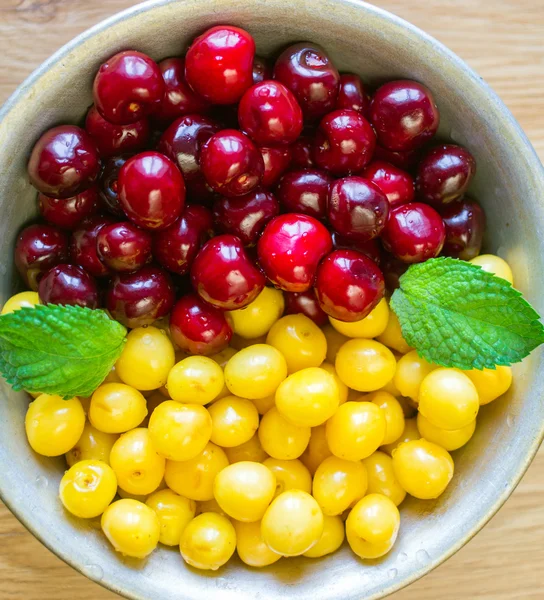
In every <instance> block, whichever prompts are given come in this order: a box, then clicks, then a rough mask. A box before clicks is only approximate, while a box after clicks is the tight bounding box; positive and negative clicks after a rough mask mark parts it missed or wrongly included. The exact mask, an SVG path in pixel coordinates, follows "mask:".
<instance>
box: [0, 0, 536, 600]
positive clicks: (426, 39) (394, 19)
mask: <svg viewBox="0 0 544 600" xmlns="http://www.w3.org/2000/svg"><path fill="white" fill-rule="evenodd" d="M326 1H327V2H329V3H334V4H337V5H338V6H339V7H340V8H341V7H342V6H350V7H354V8H360V9H362V10H364V11H367V12H369V13H372V14H373V15H374V16H376V17H379V18H381V19H383V20H387V21H389V22H390V23H392V24H394V25H396V26H398V27H400V28H402V29H404V30H405V32H406V33H409V34H411V35H412V36H414V37H415V38H417V40H418V42H419V43H423V44H425V45H426V46H428V47H430V48H431V49H432V51H433V52H434V53H435V54H436V55H437V56H439V57H441V58H442V59H444V60H445V61H447V62H449V63H450V64H452V66H453V67H455V68H456V69H457V70H459V71H461V72H462V73H463V74H464V75H465V76H466V77H468V78H469V79H470V80H472V82H473V84H474V85H475V86H477V87H479V88H481V90H482V92H483V93H485V95H486V96H487V97H488V99H489V100H490V101H491V102H492V103H493V104H494V108H495V110H496V111H497V112H498V113H499V114H500V116H501V118H502V119H503V120H504V122H506V123H508V125H509V126H510V128H511V131H512V133H513V134H514V135H515V136H517V137H518V139H519V140H520V141H521V142H522V144H523V146H524V149H525V151H526V153H525V156H524V158H525V159H526V160H527V161H528V162H529V166H530V168H531V169H532V170H533V171H534V173H535V176H536V177H538V179H539V180H540V181H541V183H542V187H543V188H544V166H543V165H542V163H541V162H540V159H539V157H538V155H537V153H536V151H535V149H534V147H533V146H532V144H531V142H530V141H529V139H528V137H527V135H526V134H525V132H524V131H523V129H522V128H521V126H520V125H519V123H518V122H517V121H516V119H515V118H514V116H513V115H512V113H511V112H510V110H509V109H508V108H507V107H506V105H505V104H504V102H503V101H502V100H501V99H500V97H499V96H498V95H497V93H496V92H495V91H494V90H493V89H492V88H491V87H490V85H489V84H488V83H486V82H485V81H484V79H483V78H482V77H480V76H479V75H478V74H477V73H476V71H474V70H473V69H472V68H471V67H469V66H468V65H467V63H466V62H465V61H464V60H462V59H461V58H460V57H459V56H457V54H455V53H454V52H453V51H452V50H449V48H447V47H446V46H445V45H444V44H443V43H442V42H439V41H438V40H437V39H435V38H434V37H433V36H431V35H429V34H428V33H426V32H425V31H423V30H422V29H420V28H419V27H417V26H415V25H413V24H412V23H410V22H409V21H406V20H405V19H403V18H401V17H399V16H397V15H395V14H394V13H391V12H389V11H387V10H385V9H382V8H379V7H377V6H375V5H373V4H369V3H367V2H365V1H364V0H326ZM175 2H179V0H147V1H145V2H141V3H139V4H136V5H134V6H132V7H129V8H127V9H125V10H123V11H120V12H118V13H115V14H114V15H112V16H110V17H107V18H106V19H104V20H102V21H100V22H98V23H97V24H95V25H93V26H92V27H90V28H89V29H86V30H85V31H83V32H82V33H80V34H79V35H77V36H76V37H74V38H73V39H72V40H70V41H69V42H68V43H66V44H65V45H63V46H62V47H61V48H59V49H58V50H57V51H56V52H54V53H53V54H52V55H51V56H50V57H49V58H48V59H46V60H45V61H44V62H43V63H42V64H41V65H39V66H38V67H37V68H36V69H35V70H34V71H33V72H32V73H31V74H30V75H29V76H28V77H27V78H26V79H25V80H24V81H23V82H22V83H21V84H20V85H19V86H18V87H17V88H16V90H15V91H14V92H13V93H12V94H11V95H10V96H9V98H8V99H7V100H6V102H5V103H4V105H3V106H2V107H0V125H1V124H2V122H3V121H4V119H6V117H7V116H8V114H9V113H10V112H11V111H12V110H13V109H14V108H15V107H16V106H17V104H18V103H19V102H20V101H21V100H23V99H24V97H25V95H26V94H27V92H28V90H29V89H30V88H31V87H32V86H34V85H35V84H36V83H37V82H38V81H39V80H40V78H41V77H42V76H43V75H44V74H45V73H46V72H47V71H48V70H49V69H50V68H51V67H52V66H53V65H55V64H56V63H58V62H60V61H61V60H62V59H63V58H64V57H66V56H67V55H69V54H70V52H72V50H74V49H75V48H77V47H78V46H80V45H81V44H83V43H85V42H86V41H87V40H89V39H91V38H93V37H94V36H95V35H97V34H99V33H101V32H103V31H105V30H107V29H108V28H109V27H111V26H113V25H116V24H119V23H121V22H123V21H125V20H129V19H131V18H133V17H134V16H136V15H138V14H142V13H146V12H148V11H151V10H153V9H154V8H157V7H162V6H166V5H168V4H173V3H175ZM543 441H544V421H543V422H542V423H541V426H540V431H539V432H538V434H537V435H536V437H535V438H534V440H533V442H532V444H531V446H530V447H529V449H528V452H527V454H526V456H525V458H524V460H523V461H522V462H521V463H520V464H519V465H518V469H517V472H516V475H515V477H514V478H512V479H511V480H510V481H508V484H507V485H506V486H505V487H504V488H503V489H502V491H501V493H500V494H498V495H497V496H496V498H495V500H494V502H493V503H492V504H491V506H490V507H489V508H488V510H487V512H486V514H485V515H483V516H482V517H481V518H480V519H479V520H478V521H477V522H475V523H474V524H473V526H472V527H471V529H470V530H469V531H468V532H467V533H466V535H465V536H463V537H462V538H460V539H459V540H457V542H456V543H455V544H453V545H452V546H451V547H450V548H449V549H448V550H447V551H445V552H443V553H442V554H441V555H439V556H437V557H436V558H435V559H433V560H431V561H429V562H428V563H427V564H425V565H424V566H421V567H420V568H418V569H415V570H414V571H413V572H412V573H411V574H410V576H409V577H406V578H405V579H403V580H400V581H398V582H396V583H395V582H392V583H391V584H390V585H388V586H387V587H384V588H382V589H381V590H380V591H379V592H377V593H376V594H374V595H372V596H370V597H368V598H367V600H379V598H384V597H386V596H389V595H390V594H393V593H394V592H398V591H400V590H402V589H403V588H405V587H407V586H409V585H411V584H412V583H414V582H415V581H417V580H419V579H421V578H422V577H423V576H425V575H427V574H428V573H430V572H431V571H432V570H434V569H435V568H436V567H438V566H440V565H441V564H443V563H444V562H445V561H447V560H448V559H449V558H451V557H452V556H453V555H454V554H456V553H457V552H458V551H459V550H460V549H461V548H462V547H463V546H465V545H466V544H467V543H468V542H469V541H470V540H471V539H472V538H473V537H474V536H475V535H476V534H477V533H478V532H479V531H480V530H481V529H483V527H484V526H485V525H486V524H487V523H488V522H489V521H490V520H491V519H492V518H493V517H494V516H495V515H496V513H497V512H498V511H499V510H500V508H501V507H502V506H503V505H504V503H505V502H506V501H507V500H508V498H509V497H510V496H511V495H512V493H513V492H514V490H515V489H516V487H517V486H518V484H519V483H520V481H521V479H522V477H523V476H524V475H525V473H526V471H527V469H528V468H529V466H530V464H531V462H532V461H533V459H534V457H535V456H536V453H537V452H538V450H539V448H540V445H541V444H542V442H543ZM0 499H1V500H2V501H3V502H4V504H5V505H6V506H7V507H8V509H9V510H10V511H11V513H12V514H13V515H14V516H15V517H16V518H17V519H18V520H19V522H21V523H22V524H23V525H24V527H25V528H26V529H27V530H28V531H29V532H30V533H32V535H33V536H34V537H35V538H36V539H37V540H38V541H39V542H41V543H42V544H43V545H44V546H45V547H46V548H47V549H48V550H50V551H51V552H52V553H53V554H54V555H55V556H57V557H58V558H60V559H61V560H62V561H63V562H64V563H66V564H67V565H69V566H70V567H72V568H73V569H75V570H76V571H78V572H79V573H81V574H82V575H84V576H85V577H87V578H88V579H90V580H91V581H94V582H95V583H98V584H100V585H101V586H102V587H104V588H105V589H108V590H110V591H112V592H114V593H117V594H119V595H122V596H123V597H126V598H130V599H131V600H149V599H148V598H146V597H144V596H141V595H139V594H138V593H137V592H132V591H129V590H124V589H120V588H119V587H118V586H117V585H116V583H115V580H114V579H113V578H109V577H108V576H104V577H94V576H93V575H92V574H90V573H86V572H85V571H84V568H83V566H82V565H80V564H79V563H78V562H77V561H76V560H75V559H73V558H72V557H71V556H70V554H69V553H67V552H66V551H65V550H63V549H62V548H61V547H55V546H54V544H53V543H52V542H50V541H49V540H48V538H47V535H46V532H40V531H38V530H37V528H36V527H34V525H33V524H32V521H31V519H30V518H29V515H27V514H26V512H25V510H24V509H22V508H21V507H19V506H16V505H15V503H14V502H12V501H11V499H10V492H9V489H8V488H7V486H5V485H3V482H2V479H1V478H0Z"/></svg>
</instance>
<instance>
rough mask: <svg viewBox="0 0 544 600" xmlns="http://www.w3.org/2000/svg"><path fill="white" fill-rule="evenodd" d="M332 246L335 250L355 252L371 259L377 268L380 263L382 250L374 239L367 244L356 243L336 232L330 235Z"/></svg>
mask: <svg viewBox="0 0 544 600" xmlns="http://www.w3.org/2000/svg"><path fill="white" fill-rule="evenodd" d="M332 245H333V248H334V249H335V250H340V249H346V248H347V249H348V250H357V252H361V254H364V255H365V256H368V258H371V259H372V260H373V261H374V262H375V263H376V264H377V265H378V266H380V264H381V261H382V249H381V246H380V244H379V242H378V240H377V239H376V238H374V239H372V240H368V241H367V242H358V241H356V240H353V239H350V238H347V237H344V236H342V235H340V234H338V233H336V232H333V233H332Z"/></svg>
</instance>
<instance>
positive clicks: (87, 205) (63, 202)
mask: <svg viewBox="0 0 544 600" xmlns="http://www.w3.org/2000/svg"><path fill="white" fill-rule="evenodd" d="M38 207H39V209H40V213H41V215H42V217H43V218H44V219H45V220H46V221H47V222H48V223H49V224H51V225H56V226H57V227H60V228H61V229H74V228H75V227H77V226H78V225H79V224H80V223H81V221H83V219H85V218H86V217H89V216H91V215H94V214H95V213H96V212H97V211H98V188H97V187H96V186H93V187H90V188H89V189H88V190H85V191H84V192H81V194H78V195H77V196H73V197H72V198H50V197H49V196H44V195H43V194H38Z"/></svg>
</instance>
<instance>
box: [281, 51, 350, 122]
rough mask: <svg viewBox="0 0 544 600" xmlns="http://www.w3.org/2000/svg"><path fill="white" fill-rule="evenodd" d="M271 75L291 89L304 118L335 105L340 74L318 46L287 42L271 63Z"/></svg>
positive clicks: (318, 114) (311, 117) (324, 111)
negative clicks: (272, 73) (272, 65)
mask: <svg viewBox="0 0 544 600" xmlns="http://www.w3.org/2000/svg"><path fill="white" fill-rule="evenodd" d="M274 79H277V80H278V81H280V82H281V83H283V85H285V86H286V87H288V88H289V89H290V90H291V91H292V92H293V94H294V95H295V97H296V99H297V100H298V103H299V105H300V107H301V108H302V112H303V113H304V117H305V119H307V120H313V119H318V118H320V117H322V116H323V115H325V114H326V113H328V112H330V111H331V110H333V109H334V106H335V104H336V97H337V95H338V86H339V83H340V75H339V73H338V71H337V70H336V67H335V66H334V65H333V64H332V61H331V59H330V58H329V57H328V56H327V53H326V52H325V50H323V48H321V47H320V46H317V45H316V44H308V43H306V42H302V43H300V44H293V45H292V46H289V48H287V49H285V50H284V51H283V52H282V53H281V54H280V56H279V58H278V60H277V61H276V64H275V65H274Z"/></svg>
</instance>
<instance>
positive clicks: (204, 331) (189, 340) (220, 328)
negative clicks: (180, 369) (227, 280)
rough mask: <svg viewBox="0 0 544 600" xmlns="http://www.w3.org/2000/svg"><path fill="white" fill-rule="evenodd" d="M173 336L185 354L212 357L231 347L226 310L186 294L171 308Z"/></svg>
mask: <svg viewBox="0 0 544 600" xmlns="http://www.w3.org/2000/svg"><path fill="white" fill-rule="evenodd" d="M170 335H171V336H172V339H173V340H174V343H175V344H177V345H178V346H179V347H180V348H181V349H182V350H184V351H185V352H189V353H191V354H204V355H210V354H215V353H216V352H221V350H223V349H224V348H226V347H227V346H228V345H229V342H230V340H231V337H232V329H231V328H230V325H229V324H228V322H227V320H226V318H225V313H224V312H223V311H221V310H219V309H217V308H214V307H213V306H210V305H209V304H207V303H206V302H204V300H202V298H200V297H199V296H198V295H197V294H187V295H186V296H183V298H181V299H180V300H178V301H177V302H176V304H175V305H174V308H173V309H172V313H171V315H170Z"/></svg>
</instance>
